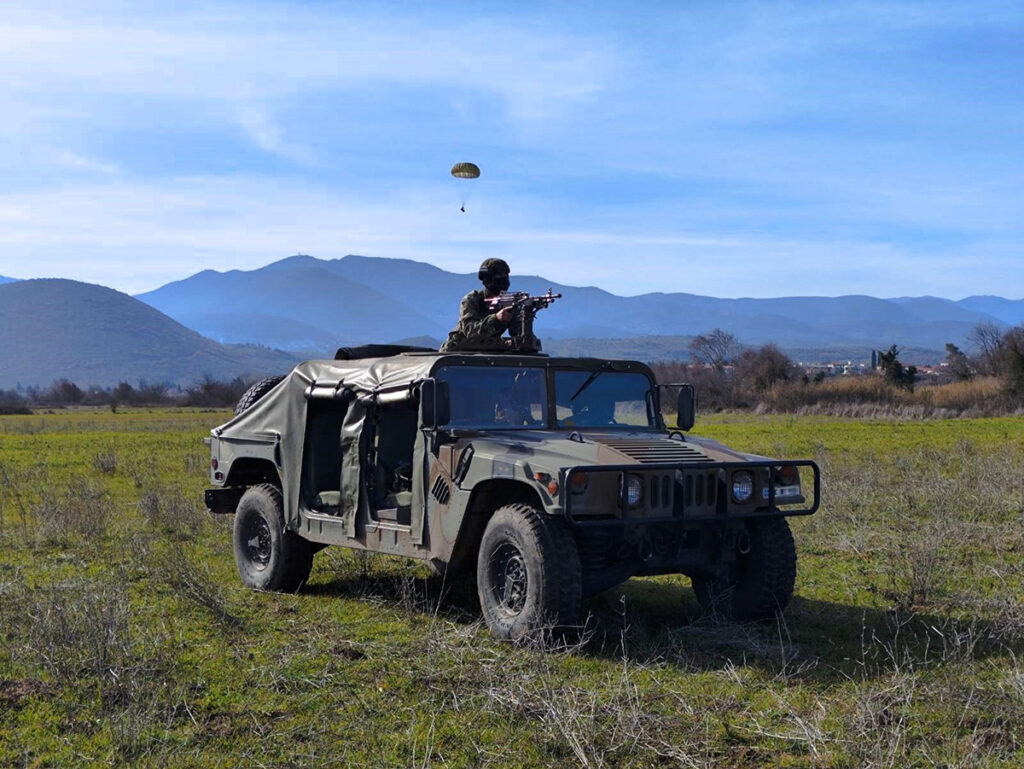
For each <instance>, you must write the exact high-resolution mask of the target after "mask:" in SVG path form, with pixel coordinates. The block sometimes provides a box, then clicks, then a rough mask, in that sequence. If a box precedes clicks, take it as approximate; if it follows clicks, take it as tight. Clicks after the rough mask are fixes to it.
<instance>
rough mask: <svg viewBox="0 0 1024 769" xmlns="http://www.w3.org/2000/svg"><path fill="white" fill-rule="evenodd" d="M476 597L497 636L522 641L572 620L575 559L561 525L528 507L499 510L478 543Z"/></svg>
mask: <svg viewBox="0 0 1024 769" xmlns="http://www.w3.org/2000/svg"><path fill="white" fill-rule="evenodd" d="M477 593H478V595H479V597H480V609H481V611H482V612H483V617H484V621H485V622H486V623H487V627H488V628H489V629H490V631H491V634H492V635H493V636H495V637H497V638H510V639H515V638H521V637H523V636H524V635H528V634H530V633H533V632H536V631H539V630H544V629H548V628H556V627H560V626H564V625H567V624H570V623H572V622H573V621H575V619H576V617H577V616H578V615H579V611H580V600H581V594H582V588H581V578H580V561H579V555H578V554H577V552H576V543H575V542H574V541H573V538H572V536H571V535H570V533H569V530H568V528H567V527H566V525H565V521H563V520H561V519H560V518H549V517H547V516H545V515H543V514H542V513H541V512H540V511H538V510H536V509H535V508H533V507H530V506H529V505H523V504H514V505H506V506H505V507H502V508H500V509H498V510H497V511H496V512H495V513H494V515H493V516H492V517H491V520H490V521H489V522H488V524H487V528H486V529H485V530H484V535H483V538H482V539H481V541H480V550H479V553H478V556H477Z"/></svg>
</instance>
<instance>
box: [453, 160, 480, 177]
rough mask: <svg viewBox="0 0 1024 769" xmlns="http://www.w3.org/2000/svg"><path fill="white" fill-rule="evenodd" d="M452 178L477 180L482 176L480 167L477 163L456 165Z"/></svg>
mask: <svg viewBox="0 0 1024 769" xmlns="http://www.w3.org/2000/svg"><path fill="white" fill-rule="evenodd" d="M452 176H454V177H455V178H456V179H477V178H479V176H480V166H478V165H477V164H476V163H456V164H455V165H453V166H452Z"/></svg>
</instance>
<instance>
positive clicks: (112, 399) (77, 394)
mask: <svg viewBox="0 0 1024 769" xmlns="http://www.w3.org/2000/svg"><path fill="white" fill-rule="evenodd" d="M250 384H251V381H250V380H248V379H245V378H243V377H235V378H234V379H231V380H229V381H227V382H221V381H217V380H215V379H213V378H212V377H209V376H207V377H204V378H203V379H202V381H200V382H196V383H195V384H192V385H190V386H188V387H184V388H182V387H178V386H176V385H169V384H148V383H146V382H140V383H138V384H137V385H134V386H133V385H131V384H129V383H128V382H121V383H119V384H117V385H116V386H114V387H100V386H97V385H91V386H88V387H84V388H83V387H80V386H79V385H77V384H75V383H74V382H72V381H71V380H69V379H64V378H62V379H58V380H56V381H54V382H53V384H51V385H50V386H49V387H28V388H25V389H24V390H20V391H19V390H0V414H31V413H32V411H33V409H40V408H66V407H68V406H107V407H109V408H110V410H111V411H114V412H116V411H117V410H118V408H120V407H121V406H193V407H200V408H230V407H232V406H234V405H235V404H236V403H237V402H238V399H239V398H241V397H242V393H244V392H245V390H246V388H247V387H248V386H249V385H250Z"/></svg>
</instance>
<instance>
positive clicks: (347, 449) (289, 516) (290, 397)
mask: <svg viewBox="0 0 1024 769" xmlns="http://www.w3.org/2000/svg"><path fill="white" fill-rule="evenodd" d="M443 357H445V356H442V355H439V354H436V353H406V354H402V355H396V356H393V357H388V358H372V359H365V358H364V359H360V360H352V361H334V360H330V361H326V360H313V361H306V362H305V363H300V364H299V365H298V366H296V367H295V368H294V369H293V370H292V371H291V373H289V374H288V375H287V376H286V377H285V378H284V380H283V381H282V382H281V383H280V384H279V385H278V386H277V387H275V388H274V389H273V390H271V391H270V392H269V393H267V394H266V395H265V396H263V398H261V399H260V400H259V401H257V402H256V403H255V404H253V405H252V406H251V407H250V408H249V409H247V410H246V411H244V412H242V413H241V414H239V415H238V416H236V417H235V418H234V419H232V420H231V421H229V422H226V423H225V424H223V425H221V426H219V427H216V428H214V430H213V431H212V433H213V435H214V436H215V437H217V438H219V439H222V440H227V441H229V442H230V441H258V442H266V443H274V444H278V445H279V450H277V451H275V458H276V459H277V460H278V461H279V465H278V470H279V472H280V475H281V482H282V486H283V489H282V491H283V493H284V506H285V510H284V513H285V521H286V525H288V526H289V527H294V526H297V525H298V523H299V494H300V489H299V483H298V479H300V478H301V477H302V450H303V441H304V438H305V424H306V409H307V406H308V403H309V397H314V398H324V397H326V398H330V397H334V396H335V395H337V396H339V397H340V396H341V394H342V393H343V392H344V391H345V390H350V391H351V392H352V393H353V395H354V398H353V399H352V400H351V402H350V403H349V406H348V409H347V410H346V413H345V417H344V422H343V424H342V435H341V436H340V440H341V443H342V448H343V451H344V460H343V463H342V468H341V491H342V500H343V502H347V504H345V505H343V511H342V512H343V517H344V518H345V520H346V525H347V529H348V533H349V536H354V535H355V521H356V513H357V507H356V504H357V501H358V504H360V505H365V504H366V500H365V499H361V496H362V495H360V494H359V472H360V467H359V464H358V456H359V453H360V452H358V451H354V450H353V449H356V448H358V446H359V441H360V440H361V438H362V432H363V422H364V419H365V416H366V404H365V403H360V400H359V399H361V398H366V397H368V396H373V397H395V398H399V399H400V398H401V397H402V394H403V393H405V395H406V396H411V395H412V394H413V393H414V392H415V388H416V386H417V384H418V383H419V382H422V381H423V380H424V379H426V378H428V377H430V375H431V371H432V369H433V367H434V365H435V364H436V363H437V361H438V360H440V359H441V358H443ZM448 357H451V356H448ZM416 449H417V450H416V452H415V459H414V466H413V473H414V475H413V503H412V510H413V535H414V540H421V537H422V507H423V494H422V474H423V473H422V465H423V451H422V441H421V440H417V447H416Z"/></svg>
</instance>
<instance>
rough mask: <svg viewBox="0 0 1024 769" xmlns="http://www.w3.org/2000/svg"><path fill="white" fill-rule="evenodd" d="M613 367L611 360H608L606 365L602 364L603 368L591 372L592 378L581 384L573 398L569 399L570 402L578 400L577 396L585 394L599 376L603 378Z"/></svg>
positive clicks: (589, 377)
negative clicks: (602, 375)
mask: <svg viewBox="0 0 1024 769" xmlns="http://www.w3.org/2000/svg"><path fill="white" fill-rule="evenodd" d="M611 367H612V362H611V361H610V360H606V361H605V362H604V363H602V364H601V368H599V369H595V370H594V371H591V372H590V376H588V377H587V378H586V379H585V380H584V382H583V384H581V385H580V386H579V389H578V390H577V391H576V392H574V393H573V394H572V397H571V398H569V400H570V401H574V400H576V396H577V395H579V394H580V393H581V392H583V391H584V390H586V389H587V388H588V387H590V385H592V384H593V383H594V380H595V379H597V378H598V377H599V376H601V374H603V373H604V372H605V371H607V370H608V369H610V368H611Z"/></svg>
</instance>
